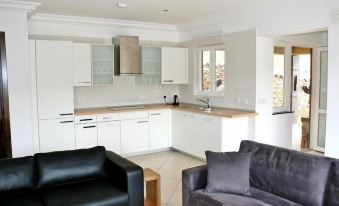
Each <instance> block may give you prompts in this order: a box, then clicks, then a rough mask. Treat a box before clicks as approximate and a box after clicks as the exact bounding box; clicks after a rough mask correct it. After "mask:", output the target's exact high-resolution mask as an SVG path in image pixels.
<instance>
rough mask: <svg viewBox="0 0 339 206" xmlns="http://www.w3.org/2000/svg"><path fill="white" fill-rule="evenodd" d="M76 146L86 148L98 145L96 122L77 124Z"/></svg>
mask: <svg viewBox="0 0 339 206" xmlns="http://www.w3.org/2000/svg"><path fill="white" fill-rule="evenodd" d="M75 134H76V136H75V139H76V141H75V147H76V148H77V149H86V148H90V147H95V146H98V134H97V127H96V123H90V124H79V125H75Z"/></svg>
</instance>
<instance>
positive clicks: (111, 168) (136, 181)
mask: <svg viewBox="0 0 339 206" xmlns="http://www.w3.org/2000/svg"><path fill="white" fill-rule="evenodd" d="M106 171H107V174H108V177H109V178H110V179H111V180H112V183H113V184H114V185H115V186H116V187H118V188H119V189H121V190H123V191H126V192H128V195H129V206H143V205H144V174H143V173H144V172H143V169H142V168H141V167H140V166H138V165H136V164H134V163H133V162H131V161H128V160H127V159H125V158H122V157H121V156H119V155H117V154H115V153H113V152H110V151H106Z"/></svg>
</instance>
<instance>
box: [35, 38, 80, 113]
mask: <svg viewBox="0 0 339 206" xmlns="http://www.w3.org/2000/svg"><path fill="white" fill-rule="evenodd" d="M72 46H73V45H72V42H67V41H47V40H37V41H36V70H37V96H38V108H39V112H38V113H39V119H55V118H63V117H66V116H67V117H68V116H73V113H74V105H73V72H72V67H73V49H72V48H73V47H72Z"/></svg>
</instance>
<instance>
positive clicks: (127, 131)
mask: <svg viewBox="0 0 339 206" xmlns="http://www.w3.org/2000/svg"><path fill="white" fill-rule="evenodd" d="M148 123H149V122H148V119H147V118H145V119H132V120H122V121H121V153H122V154H128V153H137V152H144V151H148V150H149V137H148V135H149V132H148Z"/></svg>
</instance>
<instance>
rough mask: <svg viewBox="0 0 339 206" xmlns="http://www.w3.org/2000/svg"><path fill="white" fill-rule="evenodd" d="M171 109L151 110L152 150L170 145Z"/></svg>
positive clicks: (150, 131)
mask: <svg viewBox="0 0 339 206" xmlns="http://www.w3.org/2000/svg"><path fill="white" fill-rule="evenodd" d="M168 122H169V111H167V110H160V111H152V112H149V144H150V145H149V146H150V150H157V149H164V148H168V147H169V123H168Z"/></svg>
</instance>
